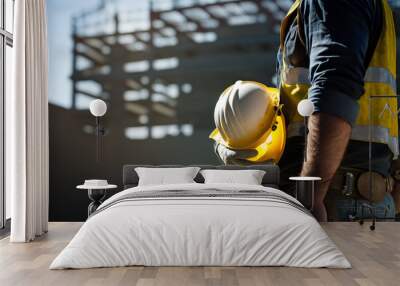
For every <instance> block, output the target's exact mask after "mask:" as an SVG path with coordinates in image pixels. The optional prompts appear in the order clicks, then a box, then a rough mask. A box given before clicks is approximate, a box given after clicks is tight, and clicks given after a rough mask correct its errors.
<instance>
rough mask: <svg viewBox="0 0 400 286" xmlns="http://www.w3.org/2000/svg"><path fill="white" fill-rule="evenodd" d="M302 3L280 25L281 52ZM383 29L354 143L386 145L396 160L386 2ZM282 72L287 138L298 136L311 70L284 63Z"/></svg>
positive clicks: (392, 43) (391, 30)
mask: <svg viewBox="0 0 400 286" xmlns="http://www.w3.org/2000/svg"><path fill="white" fill-rule="evenodd" d="M300 3H301V0H297V1H296V2H295V3H294V4H293V6H292V7H291V8H290V10H289V12H288V14H287V16H286V17H285V18H284V19H283V21H282V25H281V47H280V48H281V50H282V54H284V51H285V47H284V40H285V38H286V34H287V31H288V28H289V27H290V25H291V23H292V21H294V20H296V17H297V15H298V8H299V5H300ZM382 8H383V16H384V17H383V18H384V20H383V26H382V32H381V35H380V38H379V40H378V43H377V46H376V48H375V51H374V54H373V57H372V59H371V62H370V63H369V66H368V69H367V71H366V74H365V78H364V89H365V92H364V94H363V95H362V96H361V98H360V99H359V101H358V103H359V105H360V111H359V114H358V117H357V120H356V123H355V125H354V126H353V129H352V135H351V139H352V140H358V141H366V142H369V141H370V140H371V141H372V142H377V143H384V144H387V145H388V146H389V148H390V150H391V151H392V152H393V154H394V157H397V155H398V154H399V146H398V110H397V98H396V97H389V96H396V95H397V89H396V33H395V26H394V21H393V14H392V10H391V8H390V6H389V4H388V3H387V0H382ZM282 58H283V60H282V65H283V66H282V68H281V75H280V79H281V85H280V94H281V98H282V97H285V106H284V109H285V112H287V114H286V115H287V116H288V118H287V120H288V121H289V126H288V130H287V131H288V137H293V136H299V135H302V134H301V132H300V131H301V130H302V128H303V126H304V125H303V118H302V117H300V115H299V114H298V113H297V111H296V110H297V104H298V103H299V102H300V100H302V99H304V98H306V97H307V95H308V89H309V88H310V79H309V70H308V69H306V68H302V67H293V66H290V65H289V64H288V63H286V62H285V56H284V55H283V57H282Z"/></svg>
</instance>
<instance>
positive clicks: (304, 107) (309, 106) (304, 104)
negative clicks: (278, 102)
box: [297, 99, 315, 162]
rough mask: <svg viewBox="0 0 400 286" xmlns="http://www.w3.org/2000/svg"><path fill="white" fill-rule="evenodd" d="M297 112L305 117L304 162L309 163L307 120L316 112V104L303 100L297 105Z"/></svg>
mask: <svg viewBox="0 0 400 286" xmlns="http://www.w3.org/2000/svg"><path fill="white" fill-rule="evenodd" d="M297 111H298V112H299V114H300V115H301V116H303V117H304V162H307V134H308V127H307V118H308V117H309V116H311V115H312V114H313V113H314V111H315V108H314V103H313V102H312V101H311V100H309V99H303V100H302V101H300V102H299V104H298V105H297Z"/></svg>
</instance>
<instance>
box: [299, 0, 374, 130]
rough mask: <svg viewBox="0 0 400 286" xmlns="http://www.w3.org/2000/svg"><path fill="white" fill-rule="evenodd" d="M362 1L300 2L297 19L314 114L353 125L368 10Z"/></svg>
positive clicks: (366, 42) (368, 23) (362, 73)
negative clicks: (300, 21) (304, 49)
mask: <svg viewBox="0 0 400 286" xmlns="http://www.w3.org/2000/svg"><path fill="white" fill-rule="evenodd" d="M368 2H369V1H365V0H334V1H327V0H303V1H302V4H301V7H300V15H301V18H302V19H301V20H302V23H303V26H302V27H303V30H304V42H305V43H304V44H305V46H306V50H307V53H308V54H309V60H310V63H309V67H310V75H309V76H310V80H311V88H310V90H309V94H308V97H309V98H310V99H311V100H312V101H313V103H314V105H315V109H316V111H317V112H324V113H329V114H332V115H335V116H338V117H341V118H343V119H344V120H346V121H347V122H349V123H350V124H353V123H354V122H355V120H356V118H357V115H358V112H359V105H358V99H359V98H360V97H361V96H362V94H363V93H364V76H365V71H366V64H365V58H366V54H367V51H368V46H369V38H370V33H371V22H372V20H371V17H372V16H371V15H372V12H371V7H370V6H368Z"/></svg>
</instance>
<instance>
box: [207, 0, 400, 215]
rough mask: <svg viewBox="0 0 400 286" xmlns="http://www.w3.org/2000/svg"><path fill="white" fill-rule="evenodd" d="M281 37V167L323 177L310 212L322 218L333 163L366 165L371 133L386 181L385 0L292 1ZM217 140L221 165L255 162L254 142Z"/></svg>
mask: <svg viewBox="0 0 400 286" xmlns="http://www.w3.org/2000/svg"><path fill="white" fill-rule="evenodd" d="M280 40H281V43H280V47H279V53H278V61H279V75H280V77H279V78H280V82H279V105H280V104H283V109H282V111H283V114H285V118H286V121H287V123H288V124H287V136H288V139H287V141H286V148H285V152H284V154H283V157H282V158H281V159H280V163H279V165H280V167H281V169H282V175H283V177H284V178H285V177H288V176H289V175H296V174H297V175H298V174H299V173H300V174H301V175H302V176H318V177H321V178H322V181H321V183H319V186H318V192H317V193H316V194H315V202H314V215H315V217H316V218H317V219H318V220H320V221H326V220H327V211H326V207H325V205H324V199H325V197H326V195H327V193H328V190H329V187H330V185H331V183H332V181H333V178H334V175H335V173H337V171H338V169H339V166H342V167H344V168H351V169H356V170H360V171H365V170H368V167H369V166H368V162H369V156H368V155H369V143H368V142H369V140H370V139H371V141H372V142H373V144H372V154H373V159H374V160H373V162H372V170H373V171H374V172H376V173H377V174H378V175H379V176H380V177H381V178H382V181H383V182H389V181H390V180H389V179H388V178H389V176H390V172H391V163H392V160H393V159H394V158H396V157H397V156H398V153H399V151H398V149H399V147H398V122H397V99H396V98H395V97H393V98H390V97H389V96H395V95H396V35H395V27H394V21H393V15H392V11H391V9H390V7H389V4H388V2H387V0H335V1H329V0H297V1H295V3H294V4H293V6H292V7H291V9H290V10H289V12H288V14H287V16H286V17H285V18H284V19H283V21H282V25H281V35H280ZM305 98H308V99H310V100H311V101H312V102H313V105H314V108H315V112H314V113H313V115H311V116H310V117H309V120H308V130H309V133H308V141H307V142H308V143H307V146H306V154H307V161H306V162H304V163H302V161H303V157H302V156H301V154H303V149H304V138H302V137H301V136H302V135H303V134H304V124H303V118H302V117H301V116H299V114H298V112H297V105H298V103H299V102H300V101H301V100H302V99H305ZM275 107H276V106H275ZM275 109H276V110H277V111H278V109H279V107H276V108H275ZM393 114H394V116H393ZM242 117H243V116H242ZM276 118H277V117H276ZM217 119H218V118H216V120H217ZM221 119H222V120H224V119H226V118H224V117H221ZM274 119H275V117H274ZM274 123H275V122H273V123H272V124H274ZM370 126H371V127H373V128H369V127H370ZM217 127H218V126H217ZM225 127H226V126H225ZM212 137H215V134H214V136H212ZM217 137H218V136H217ZM264 137H265V136H264ZM214 139H215V138H214ZM264 139H266V137H265V138H264ZM268 140H271V137H269V138H268ZM216 142H217V143H216V144H215V151H216V153H217V155H218V156H219V157H220V158H221V159H222V160H223V161H224V162H225V163H226V164H243V163H246V164H247V163H254V162H260V161H261V160H249V158H250V157H253V159H254V158H255V157H257V154H258V153H259V152H257V150H258V149H257V148H255V147H254V146H252V147H251V148H249V149H243V148H234V147H232V146H230V145H227V144H221V141H219V140H216ZM259 143H260V142H257V144H259ZM278 157H280V156H278ZM264 159H265V158H264ZM278 160H279V158H278ZM339 171H340V170H339ZM384 184H385V185H384V188H386V189H387V190H389V189H390V190H391V187H390V184H389V183H387V184H386V183H384ZM399 185H400V184H399ZM331 187H332V186H331ZM399 189H400V188H399Z"/></svg>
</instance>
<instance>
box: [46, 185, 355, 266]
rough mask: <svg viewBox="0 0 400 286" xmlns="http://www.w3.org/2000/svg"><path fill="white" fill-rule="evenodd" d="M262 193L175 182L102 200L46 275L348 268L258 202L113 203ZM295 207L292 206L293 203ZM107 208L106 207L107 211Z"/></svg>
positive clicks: (288, 213) (293, 213)
mask: <svg viewBox="0 0 400 286" xmlns="http://www.w3.org/2000/svg"><path fill="white" fill-rule="evenodd" d="M207 189H214V190H218V191H232V190H235V191H239V190H241V191H243V190H244V191H246V190H259V191H260V190H262V191H265V192H268V193H269V194H277V195H280V196H284V197H286V198H287V199H289V200H292V201H295V199H293V198H292V197H290V196H288V195H286V194H284V193H283V192H281V191H279V190H276V189H272V188H266V187H262V186H254V185H231V184H180V185H164V186H147V187H135V188H131V189H128V190H125V191H123V192H120V193H118V194H116V195H114V196H113V197H111V198H109V199H108V200H107V201H105V202H104V203H103V204H102V205H101V206H100V208H99V209H102V208H103V211H100V212H99V213H97V214H95V215H94V216H92V217H90V218H89V219H88V220H87V221H86V222H85V224H84V225H83V226H82V227H81V229H80V230H79V232H78V233H77V234H76V235H75V237H74V238H73V239H72V241H71V242H70V243H69V244H68V245H67V247H65V249H64V250H63V251H62V252H61V253H60V254H59V255H58V256H57V257H56V259H55V260H54V261H53V262H52V264H51V265H50V269H63V268H91V267H113V266H127V265H145V266H194V265H198V266H211V265H213V266H293V267H332V268H350V267H351V266H350V263H349V262H348V261H347V259H346V258H345V257H344V255H343V254H342V252H341V251H340V250H339V249H338V248H337V247H336V245H335V244H334V243H333V242H332V241H331V239H330V238H329V237H328V236H327V234H326V233H325V232H324V230H323V229H322V228H321V226H320V225H319V224H318V222H317V221H316V220H315V219H314V218H313V217H312V216H310V215H308V214H307V213H305V212H302V211H301V210H299V209H298V208H295V207H293V206H291V205H289V204H283V203H279V202H275V201H273V200H272V201H266V200H263V199H258V198H235V197H226V198H214V197H207V198H204V197H201V198H197V197H185V198H151V199H142V200H132V201H129V200H128V201H121V202H119V203H114V204H113V202H115V201H118V198H121V197H123V196H126V195H129V194H130V193H131V192H146V191H160V192H162V191H168V190H198V191H205V190H207ZM295 202H297V201H295ZM107 206H108V207H107Z"/></svg>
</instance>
